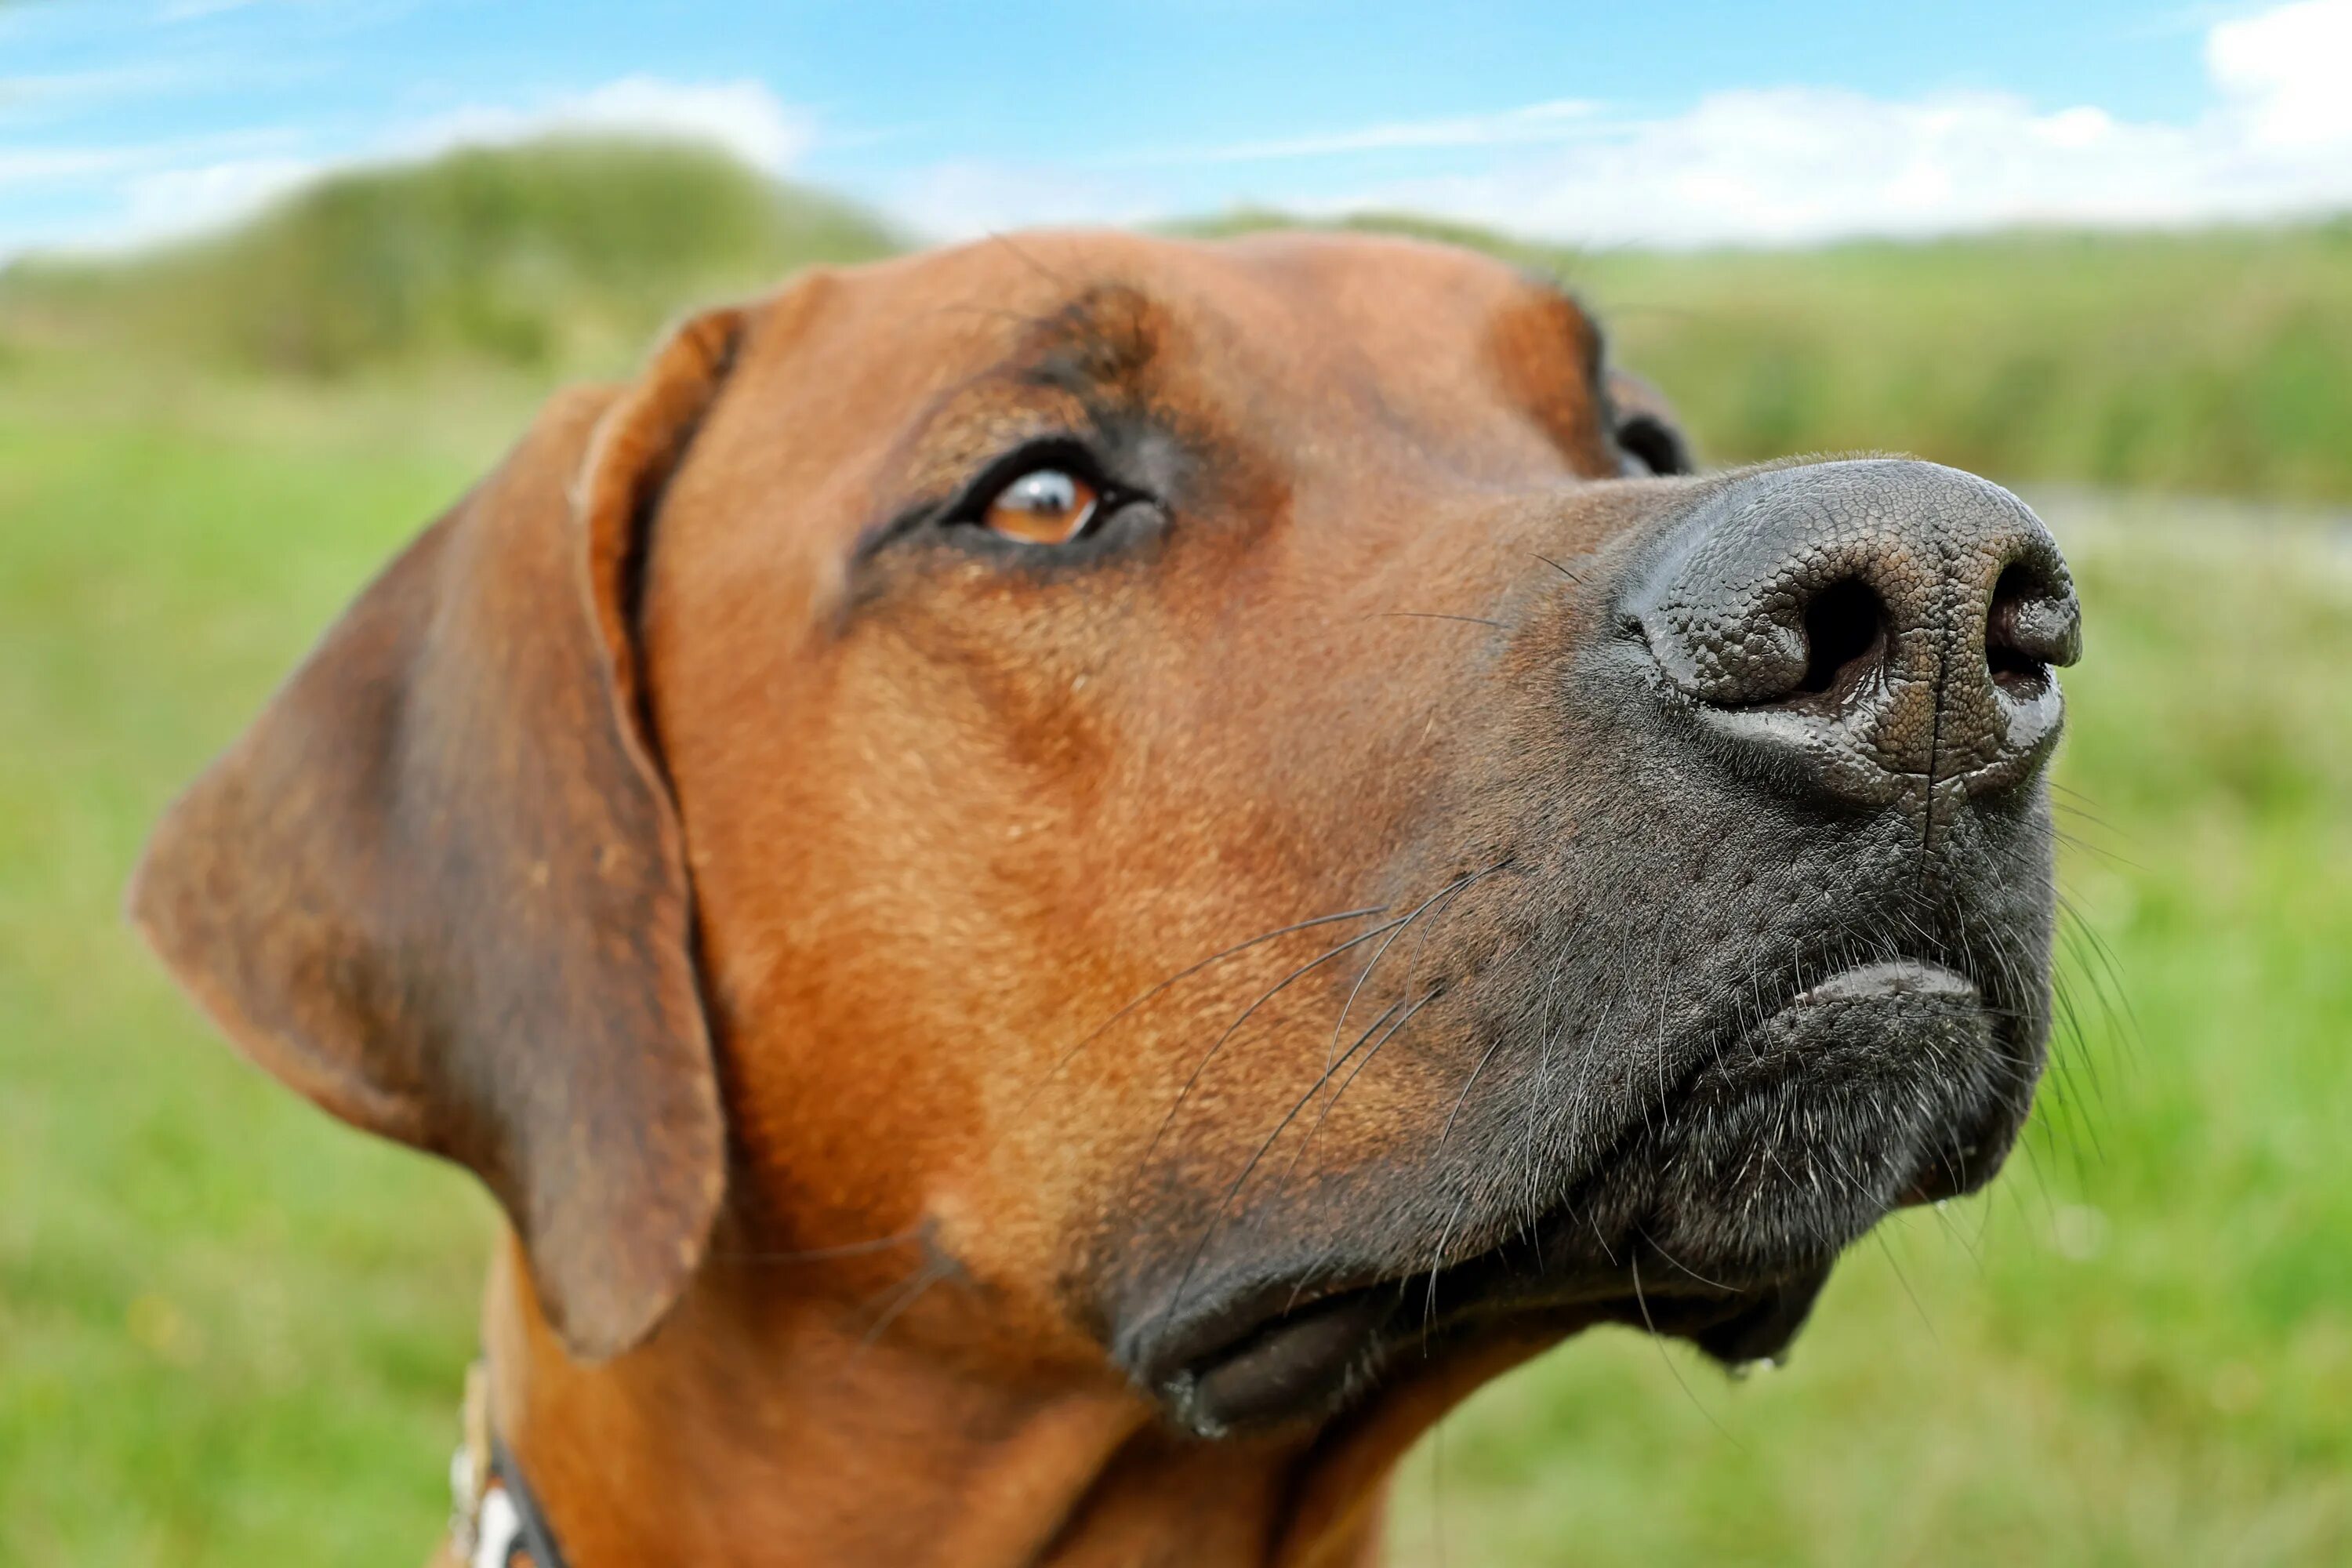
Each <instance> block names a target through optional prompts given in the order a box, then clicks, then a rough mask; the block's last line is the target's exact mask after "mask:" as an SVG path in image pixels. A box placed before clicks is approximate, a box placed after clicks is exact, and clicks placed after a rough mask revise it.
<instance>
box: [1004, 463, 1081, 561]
mask: <svg viewBox="0 0 2352 1568" xmlns="http://www.w3.org/2000/svg"><path fill="white" fill-rule="evenodd" d="M1097 499H1098V498H1097V496H1096V494H1095V490H1094V487H1093V486H1091V485H1089V484H1087V482H1086V481H1085V480H1084V479H1079V478H1077V477H1076V475H1074V474H1070V473H1067V472H1065V471H1064V470H1062V469H1060V468H1032V469H1030V470H1029V471H1028V472H1027V473H1025V474H1023V475H1022V476H1021V477H1020V478H1018V479H1014V480H1013V482H1012V483H1011V484H1008V485H1006V486H1005V487H1004V488H1003V489H1001V490H999V491H997V492H996V499H995V500H992V501H990V502H989V503H988V511H987V515H986V516H985V517H984V518H983V519H982V521H984V522H986V523H987V525H988V526H989V527H990V528H991V529H992V530H994V531H996V532H998V533H1001V534H1003V535H1004V536H1005V537H1006V538H1008V539H1017V540H1020V541H1022V542H1024V543H1029V544H1060V543H1063V542H1066V541H1068V540H1071V539H1075V538H1076V537H1077V536H1078V535H1079V534H1080V533H1082V532H1084V531H1086V526H1087V522H1088V521H1091V520H1092V519H1093V517H1094V511H1095V502H1096V500H1097Z"/></svg>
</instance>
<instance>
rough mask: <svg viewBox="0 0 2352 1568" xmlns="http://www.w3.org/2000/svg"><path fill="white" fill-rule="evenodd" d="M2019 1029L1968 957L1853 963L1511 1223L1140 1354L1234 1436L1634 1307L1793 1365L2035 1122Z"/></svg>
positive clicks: (1671, 1329)
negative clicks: (1821, 1324) (2022, 1100)
mask: <svg viewBox="0 0 2352 1568" xmlns="http://www.w3.org/2000/svg"><path fill="white" fill-rule="evenodd" d="M1999 1036H2000V1030H1999V1029H1998V1027H1997V1023H1996V1017H1995V1015H1994V1013H1993V1012H1992V1010H1990V1009H1989V1008H1988V1007H1987V1006H1986V1005H1985V1004H1984V1001H1983V999H1982V997H1981V996H1980V995H1979V991H1978V988H1977V986H1976V985H1975V984H1972V983H1971V982H1970V981H1969V980H1968V979H1967V978H1966V977H1964V976H1962V975H1961V974H1959V973H1956V972H1954V971H1952V970H1950V969H1948V968H1945V967H1943V966H1941V965H1938V964H1933V963H1922V962H1918V961H1913V960H1896V961H1892V962H1884V963H1868V964H1864V965H1861V966H1858V967H1854V968H1850V969H1847V970H1844V971H1843V972H1841V973H1836V974H1834V975H1832V976H1831V977H1830V978H1829V979H1827V980H1824V981H1822V982H1821V983H1819V984H1815V985H1813V986H1811V988H1809V989H1807V990H1805V991H1803V992H1801V993H1800V994H1797V995H1795V996H1794V997H1792V998H1791V999H1790V1000H1789V1001H1788V1002H1787V1003H1786V1004H1785V1005H1782V1006H1781V1007H1780V1009H1779V1010H1778V1011H1777V1012H1775V1013H1773V1014H1772V1015H1770V1016H1769V1017H1767V1018H1766V1019H1765V1020H1764V1021H1763V1022H1762V1023H1761V1024H1759V1025H1758V1026H1755V1027H1754V1028H1752V1029H1750V1030H1748V1031H1747V1032H1746V1034H1745V1035H1744V1036H1743V1037H1741V1038H1740V1039H1738V1040H1737V1041H1735V1042H1733V1043H1731V1044H1730V1045H1728V1046H1727V1047H1724V1048H1722V1049H1720V1050H1718V1051H1716V1052H1714V1053H1712V1054H1710V1055H1709V1056H1707V1058H1706V1059H1705V1060H1704V1061H1703V1062H1701V1063H1700V1064H1699V1065H1698V1066H1697V1067H1696V1068H1693V1069H1692V1070H1691V1071H1690V1072H1689V1073H1688V1074H1687V1076H1686V1078H1685V1081H1684V1082H1683V1084H1682V1085H1681V1087H1680V1089H1679V1090H1678V1091H1677V1092H1675V1094H1674V1095H1673V1096H1672V1097H1671V1103H1672V1105H1673V1106H1674V1113H1673V1114H1672V1115H1671V1116H1669V1117H1668V1118H1666V1119H1664V1120H1663V1121H1661V1122H1659V1123H1658V1124H1657V1125H1654V1126H1653V1125H1651V1124H1649V1123H1647V1122H1644V1123H1643V1124H1642V1125H1639V1126H1637V1127H1634V1128H1632V1129H1629V1130H1628V1132H1627V1134H1626V1136H1625V1137H1624V1138H1623V1140H1622V1142H1621V1145H1620V1147H1618V1148H1617V1149H1615V1150H1613V1151H1612V1152H1611V1153H1610V1154H1609V1156H1608V1157H1607V1158H1605V1159H1603V1160H1601V1161H1599V1162H1597V1163H1595V1164H1594V1166H1593V1167H1592V1168H1591V1170H1590V1171H1589V1172H1588V1173H1586V1174H1585V1175H1584V1176H1582V1177H1581V1178H1580V1179H1579V1180H1578V1181H1576V1182H1575V1183H1574V1184H1572V1185H1571V1187H1570V1190H1569V1191H1568V1192H1567V1193H1566V1194H1565V1195H1564V1196H1563V1197H1562V1198H1561V1199H1560V1200H1559V1202H1558V1203H1557V1204H1556V1205H1554V1206H1553V1207H1551V1208H1550V1209H1549V1211H1548V1212H1547V1213H1546V1214H1545V1215H1543V1216H1542V1217H1541V1218H1540V1219H1538V1220H1537V1221H1535V1222H1534V1223H1532V1224H1529V1225H1526V1226H1518V1227H1517V1228H1515V1229H1512V1230H1511V1232H1510V1234H1509V1236H1508V1238H1507V1239H1506V1240H1504V1241H1502V1242H1500V1243H1498V1244H1495V1245H1492V1246H1488V1247H1485V1248H1484V1249H1482V1250H1474V1251H1467V1252H1466V1253H1465V1255H1464V1256H1460V1257H1452V1258H1449V1257H1446V1256H1445V1255H1444V1252H1443V1250H1442V1248H1432V1249H1431V1252H1433V1253H1434V1254H1435V1256H1434V1257H1431V1256H1428V1255H1424V1256H1423V1259H1422V1261H1421V1262H1420V1264H1419V1266H1418V1267H1404V1268H1390V1269H1388V1270H1385V1271H1381V1270H1366V1271H1365V1272H1364V1273H1363V1274H1360V1275H1359V1276H1358V1277H1356V1278H1354V1279H1333V1280H1325V1281H1321V1282H1319V1283H1317V1284H1314V1285H1311V1286H1310V1285H1308V1284H1305V1283H1302V1281H1301V1280H1300V1279H1298V1278H1297V1277H1295V1276H1294V1277H1293V1278H1290V1279H1282V1278H1278V1277H1277V1278H1273V1279H1265V1280H1263V1281H1261V1282H1259V1283H1257V1284H1255V1285H1254V1286H1252V1287H1250V1288H1248V1289H1240V1290H1236V1291H1234V1292H1232V1293H1230V1294H1228V1295H1227V1296H1225V1297H1224V1299H1223V1300H1213V1301H1208V1302H1204V1303H1203V1310H1200V1311H1198V1312H1192V1313H1186V1314H1184V1315H1183V1316H1182V1318H1181V1320H1178V1321H1171V1322H1169V1323H1167V1324H1166V1325H1165V1326H1164V1331H1161V1332H1159V1333H1156V1334H1154V1335H1153V1336H1152V1337H1151V1340H1150V1343H1149V1347H1148V1349H1147V1350H1146V1352H1145V1353H1144V1354H1143V1355H1141V1356H1140V1357H1139V1358H1136V1359H1135V1360H1134V1361H1133V1362H1131V1364H1133V1365H1135V1368H1136V1371H1137V1373H1138V1375H1139V1379H1140V1380H1141V1381H1142V1382H1144V1383H1145V1384H1147V1386H1149V1387H1150V1388H1151V1389H1152V1390H1153V1391H1154V1392H1155V1393H1156V1394H1157V1395H1158V1396H1159V1398H1160V1402H1161V1404H1162V1405H1163V1406H1164V1407H1165V1408H1166V1409H1167V1410H1168V1411H1169V1413H1170V1414H1171V1416H1172V1417H1173V1418H1174V1419H1175V1420H1176V1421H1177V1422H1178V1423H1179V1424H1180V1425H1181V1426H1185V1427H1188V1428H1190V1429H1191V1430H1192V1431H1194V1432H1196V1433H1199V1434H1201V1435H1202V1436H1218V1435H1222V1434H1224V1433H1227V1432H1232V1431H1237V1430H1244V1429H1251V1428H1259V1427H1264V1426H1272V1425H1278V1424H1281V1423H1284V1422H1288V1421H1296V1420H1300V1419H1319V1418H1322V1417H1325V1416H1328V1415H1331V1414H1333V1413H1336V1412H1337V1411H1339V1410H1340V1409H1343V1408H1345V1407H1347V1406H1349V1405H1351V1404H1353V1403H1355V1402H1356V1401H1357V1400H1359V1399H1360V1397H1362V1396H1363V1395H1364V1394H1367V1393H1369V1392H1370V1390H1372V1389H1374V1388H1375V1387H1377V1386H1379V1385H1380V1384H1382V1383H1383V1382H1385V1381H1387V1380H1388V1379H1389V1378H1391V1376H1393V1375H1401V1374H1402V1373H1404V1372H1406V1371H1407V1370H1409V1367H1410V1365H1412V1364H1417V1363H1420V1362H1422V1361H1423V1360H1429V1359H1434V1358H1436V1357H1438V1356H1441V1355H1444V1354H1446V1353H1448V1352H1452V1351H1454V1350H1455V1349H1458V1348H1460V1347H1462V1346H1463V1345H1465V1344H1466V1343H1469V1342H1475V1341H1476V1340H1478V1339H1480V1338H1482V1337H1484V1336H1486V1335H1490V1334H1495V1333H1498V1332H1505V1331H1508V1332H1514V1333H1519V1334H1527V1335H1536V1336H1545V1335H1549V1336H1552V1337H1565V1336H1567V1335H1568V1334H1571V1333H1574V1332H1577V1331H1580V1330H1581V1329H1583V1328H1586V1327H1590V1326H1591V1325H1593V1324H1595V1323H1602V1322H1615V1323H1622V1324H1626V1325H1628V1326H1632V1327H1634V1328H1638V1329H1642V1330H1644V1331H1648V1332H1651V1333H1654V1334H1656V1335H1659V1336H1662V1337H1672V1338H1680V1339H1685V1340H1687V1341H1689V1342H1692V1343H1693V1344H1694V1345H1696V1347H1697V1348H1698V1349H1699V1350H1700V1351H1701V1352H1704V1353H1706V1354H1707V1355H1708V1356H1710V1357H1712V1358H1713V1359H1715V1360H1717V1361H1718V1362H1720V1363H1724V1364H1725V1365H1727V1366H1729V1367H1734V1368H1738V1367H1740V1366H1742V1365H1744V1364H1746V1363H1755V1362H1759V1361H1777V1360H1779V1359H1780V1357H1781V1356H1783V1355H1784V1354H1785V1352H1787V1350H1788V1347H1789V1346H1790V1342H1792V1341H1793V1340H1794V1339H1795V1337H1796V1335H1797V1333H1798V1331H1799V1330H1800V1329H1801V1328H1802V1326H1803V1325H1804V1322H1805V1321H1806V1318H1807V1316H1808V1315H1809V1314H1810V1312H1811V1308H1812V1305H1813V1302H1814V1300H1815V1299H1816V1298H1817V1297H1818V1295H1819V1294H1820V1291H1821V1289H1822V1285H1823V1284H1824V1283H1825V1282H1826V1280H1827V1279H1828V1277H1829V1274H1830V1270H1831V1267H1832V1264H1833V1263H1834V1261H1835V1259H1836V1258H1837V1256H1838V1254H1839V1253H1840V1252H1841V1251H1842V1250H1843V1248H1844V1247H1846V1246H1848V1245H1849V1244H1851V1243H1852V1242H1853V1241H1854V1240H1856V1239H1858V1238H1859V1237H1861V1236H1862V1235H1863V1234H1864V1233H1865V1232H1866V1231H1867V1230H1868V1229H1869V1228H1870V1227H1871V1226H1873V1225H1874V1224H1876V1223H1877V1222H1878V1221H1879V1220H1880V1219H1882V1218H1884V1217H1885V1215H1886V1214H1888V1213H1889V1212H1891V1211H1893V1210H1894V1209H1896V1208H1899V1207H1903V1206H1906V1205H1912V1204H1918V1203H1925V1202H1932V1201H1936V1200H1938V1199H1941V1198H1945V1197H1950V1196H1956V1195H1958V1194H1962V1193H1965V1192H1969V1191H1973V1190H1975V1189H1976V1188H1977V1187H1979V1186H1980V1185H1981V1184H1983V1183H1984V1182H1985V1181H1987V1180H1989V1179H1990V1176H1991V1174H1992V1173H1993V1171H1994V1170H1995V1169H1997V1168H1998V1165H1999V1163H2000V1157H2001V1156H2002V1155H2003V1154H2004V1153H2005V1152H2006V1151H2007V1148H2008V1145H2009V1142H2010V1141H2011V1138H2012V1137H2013V1136H2014V1133H2015V1130H2016V1122H2017V1121H2019V1120H2021V1108H2018V1107H2016V1106H2014V1104H2013V1103H2012V1102H2013V1101H2014V1100H2015V1098H2016V1097H2015V1096H2013V1095H2009V1096H2004V1095H2003V1093H2002V1092H2001V1089H2002V1086H2003V1084H2004V1082H2014V1081H2015V1077H2014V1075H2013V1068H2011V1065H2010V1063H2009V1060H2008V1058H2006V1056H2005V1054H2004V1052H2003V1050H2002V1047H2001V1044H2000V1039H1999ZM2005 1074H2008V1075H2011V1076H2010V1077H2008V1078H2006V1079H2005V1078H2004V1075H2005Z"/></svg>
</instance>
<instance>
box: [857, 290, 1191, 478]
mask: <svg viewBox="0 0 2352 1568" xmlns="http://www.w3.org/2000/svg"><path fill="white" fill-rule="evenodd" d="M1166 331H1167V326H1166V319H1165V317H1164V315H1163V314H1162V313H1161V311H1160V310H1159V308H1158V307H1157V306H1155V305H1153V304H1152V303H1151V302H1150V300H1147V299H1146V298H1145V297H1144V296H1143V294H1142V293H1141V292H1139V290H1137V289H1133V288H1130V287H1128V286H1125V285H1120V284H1102V285H1097V286H1095V287H1092V288H1088V289H1084V290H1083V291H1081V292H1079V293H1077V294H1076V295H1074V296H1072V297H1071V298H1069V299H1068V300H1065V301H1063V302H1062V303H1061V304H1058V305H1056V306H1054V307H1052V308H1051V309H1049V310H1045V311H1044V312H1041V313H1039V314H1036V315H1033V316H1028V317H1025V318H1024V319H1023V320H1022V321H1021V323H1020V324H1019V325H1018V326H1017V327H1016V328H1015V329H1014V331H1013V342H1012V346H1011V348H1010V349H1009V350H1008V351H1007V352H1006V353H1005V354H1004V355H1003V357H1002V358H1000V359H999V360H997V361H996V362H995V363H992V364H991V365H989V366H987V367H986V368H985V369H983V370H982V371H980V372H979V373H978V374H974V375H972V376H971V377H969V378H967V379H966V380H964V381H961V382H960V383H958V384H955V385H953V386H951V387H950V388H949V389H948V390H947V391H945V392H944V393H942V394H941V395H940V396H939V397H938V398H936V399H935V400H934V401H933V402H932V403H931V405H930V406H929V407H928V408H926V409H925V410H923V412H922V415H921V416H920V417H919V418H918V419H917V420H916V421H915V423H914V426H913V427H912V428H911V429H910V430H909V431H908V435H907V436H906V437H904V438H903V439H902V440H901V441H900V442H899V443H898V446H897V447H896V448H895V449H894V450H893V451H892V453H891V455H890V457H889V458H888V459H887V462H886V463H885V465H884V470H883V471H884V472H885V473H887V474H889V475H891V476H892V477H893V479H894V481H895V482H894V485H893V489H896V490H897V491H898V504H900V505H914V504H920V502H921V501H922V500H929V499H934V498H936V497H937V496H938V495H940V493H942V492H944V491H946V490H950V489H954V488H956V487H957V486H958V485H959V484H961V483H962V482H963V481H964V480H965V479H968V478H969V477H970V475H971V471H972V470H973V469H974V468H977V467H979V466H980V465H982V464H983V463H985V462H986V461H988V460H989V459H990V458H994V457H996V456H999V455H1000V454H1002V453H1003V451H1004V450H1005V449H1006V448H1008V447H1014V446H1018V445H1019V444H1021V443H1022V442H1023V441H1025V440H1032V439H1038V438H1042V437H1053V436H1057V435H1066V434H1079V433H1085V432H1095V433H1098V434H1099V433H1103V432H1107V431H1109V430H1112V429H1114V428H1118V427H1121V426H1131V425H1132V424H1133V422H1134V421H1135V420H1136V418H1137V417H1138V416H1139V415H1140V414H1142V413H1143V412H1144V410H1145V409H1146V408H1147V407H1148V404H1149V398H1148V395H1147V384H1146V383H1147V376H1148V373H1149V372H1150V367H1151V365H1152V363H1153V361H1154V358H1155V356H1156V355H1157V354H1158V353H1159V352H1160V344H1161V342H1163V341H1164V339H1165V337H1166ZM908 498H913V499H911V500H909V499H908Z"/></svg>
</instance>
